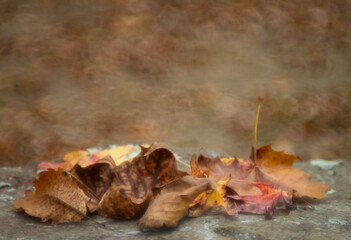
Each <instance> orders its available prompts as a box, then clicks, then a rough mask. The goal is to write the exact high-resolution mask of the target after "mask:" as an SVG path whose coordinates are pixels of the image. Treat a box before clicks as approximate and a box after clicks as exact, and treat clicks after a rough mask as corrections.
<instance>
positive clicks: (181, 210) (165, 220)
mask: <svg viewBox="0 0 351 240" xmlns="http://www.w3.org/2000/svg"><path fill="white" fill-rule="evenodd" d="M216 187H217V186H216V183H215V182H214V181H213V180H211V179H209V178H197V177H194V176H185V177H182V178H179V179H177V180H175V181H173V182H171V183H169V184H167V185H166V186H165V187H164V188H163V189H162V190H161V191H160V193H159V195H158V196H157V197H156V198H155V199H154V200H153V201H152V202H151V204H150V206H149V208H148V209H147V211H146V213H145V214H144V216H143V217H142V218H141V219H140V221H139V227H140V228H141V229H144V228H160V227H175V226H177V225H178V222H179V220H180V219H181V218H182V217H183V216H184V215H185V213H186V212H187V211H188V209H189V206H190V204H191V203H192V202H193V201H194V200H195V198H196V197H197V196H198V195H199V194H200V193H202V192H204V191H207V190H214V189H216Z"/></svg>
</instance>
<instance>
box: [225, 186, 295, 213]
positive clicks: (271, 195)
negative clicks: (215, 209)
mask: <svg viewBox="0 0 351 240" xmlns="http://www.w3.org/2000/svg"><path fill="white" fill-rule="evenodd" d="M252 185H254V186H256V187H258V188H259V189H260V190H261V192H262V194H260V195H246V196H238V195H228V196H227V197H229V198H232V199H235V200H241V201H244V203H241V204H237V211H238V212H244V213H255V214H265V215H266V217H268V218H272V217H273V213H274V208H275V206H276V205H277V203H279V202H282V203H285V204H290V203H291V195H290V196H289V194H288V193H287V192H285V191H283V190H281V189H278V188H274V187H271V186H270V185H268V184H262V183H252Z"/></svg>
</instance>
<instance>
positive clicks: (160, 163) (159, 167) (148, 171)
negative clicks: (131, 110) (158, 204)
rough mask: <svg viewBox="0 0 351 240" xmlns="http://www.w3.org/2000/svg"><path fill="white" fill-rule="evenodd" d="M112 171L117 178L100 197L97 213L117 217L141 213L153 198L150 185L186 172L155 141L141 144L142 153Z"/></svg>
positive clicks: (177, 176) (171, 179)
mask: <svg viewBox="0 0 351 240" xmlns="http://www.w3.org/2000/svg"><path fill="white" fill-rule="evenodd" d="M114 170H115V174H116V178H115V180H114V181H113V183H112V184H111V187H110V188H109V189H108V190H107V192H106V193H105V194H104V196H103V197H102V199H101V202H100V203H99V208H98V212H99V214H100V215H102V216H105V217H112V218H118V219H119V218H122V219H134V218H137V217H139V216H141V215H142V214H143V213H144V212H145V210H146V208H147V207H148V204H149V202H150V200H151V199H152V190H151V189H152V188H154V187H159V186H163V185H165V184H167V183H169V182H171V181H173V180H175V179H177V178H180V177H182V176H184V175H187V173H185V172H182V171H179V170H178V168H177V162H176V159H175V156H174V154H173V153H172V152H171V151H169V150H167V149H165V148H161V147H160V146H158V145H156V144H153V145H151V146H150V147H149V148H144V147H141V153H140V154H139V155H138V156H136V157H135V158H134V159H133V160H132V161H131V162H129V161H127V162H124V163H122V164H120V165H118V166H116V167H115V169H114Z"/></svg>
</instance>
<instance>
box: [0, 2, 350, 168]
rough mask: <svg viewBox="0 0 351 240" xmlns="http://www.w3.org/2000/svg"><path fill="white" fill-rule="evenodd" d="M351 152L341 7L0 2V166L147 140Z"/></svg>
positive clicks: (231, 149) (346, 28) (325, 154)
mask: <svg viewBox="0 0 351 240" xmlns="http://www.w3.org/2000/svg"><path fill="white" fill-rule="evenodd" d="M258 96H260V97H263V98H264V102H263V106H262V111H261V115H260V121H259V131H258V140H259V141H258V145H263V144H268V143H272V144H273V148H274V149H278V150H285V151H286V152H288V153H294V154H296V155H299V156H300V157H302V158H303V159H312V158H324V159H336V158H344V159H346V158H350V155H351V107H350V106H351V1H350V0H294V1H274V0H236V1H234V0H233V1H230V0H217V1H210V0H195V1H185V0H172V1H170V0H166V1H165V0H129V1H124V0H100V1H95V0H90V1H89V0H85V1H81V0H37V1H22V0H0V165H22V164H27V163H29V162H40V161H44V160H45V161H46V160H51V159H56V158H60V157H62V156H63V154H64V153H66V152H68V151H72V150H76V149H81V148H88V147H97V146H104V145H107V144H111V143H117V144H126V143H135V142H148V143H151V142H154V141H158V142H159V143H160V144H162V145H164V146H167V147H195V148H198V147H205V148H211V149H215V150H217V151H221V152H223V153H226V154H229V155H235V156H240V157H248V156H249V155H250V151H251V146H252V145H253V132H254V121H255V114H256V108H257V104H258V102H257V97H258Z"/></svg>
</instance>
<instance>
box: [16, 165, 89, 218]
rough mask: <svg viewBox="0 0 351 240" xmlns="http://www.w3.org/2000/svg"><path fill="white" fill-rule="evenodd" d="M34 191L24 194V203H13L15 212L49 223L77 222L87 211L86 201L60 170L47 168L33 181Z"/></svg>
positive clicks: (68, 177)
mask: <svg viewBox="0 0 351 240" xmlns="http://www.w3.org/2000/svg"><path fill="white" fill-rule="evenodd" d="M34 186H35V192H34V191H29V190H28V191H26V200H24V199H20V198H18V199H17V200H16V201H15V203H14V209H15V210H16V211H25V212H26V213H27V214H29V215H31V216H34V217H38V218H41V220H42V221H43V222H45V221H48V220H50V219H51V220H52V223H53V224H57V223H64V222H77V221H80V220H81V219H83V218H84V216H85V215H86V212H87V202H88V201H89V198H88V197H87V196H86V195H85V193H84V192H83V190H81V189H80V188H79V186H78V184H77V183H76V181H74V180H73V179H72V177H71V176H70V175H69V174H68V173H67V172H65V171H64V170H63V169H58V171H55V170H53V169H49V170H48V171H47V172H42V173H41V174H40V175H39V179H38V180H35V181H34Z"/></svg>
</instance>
